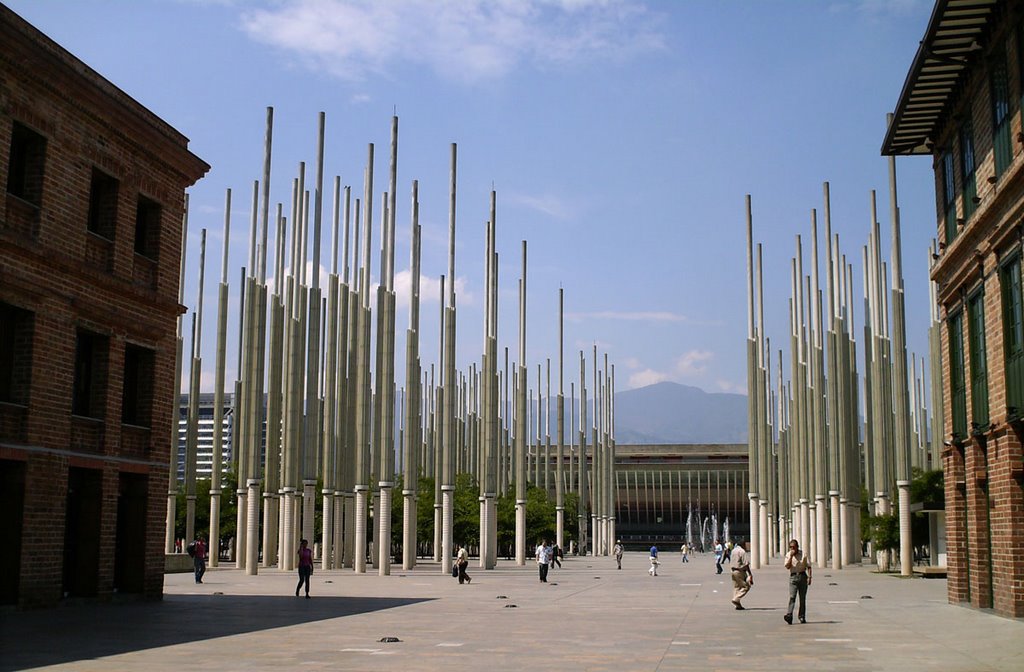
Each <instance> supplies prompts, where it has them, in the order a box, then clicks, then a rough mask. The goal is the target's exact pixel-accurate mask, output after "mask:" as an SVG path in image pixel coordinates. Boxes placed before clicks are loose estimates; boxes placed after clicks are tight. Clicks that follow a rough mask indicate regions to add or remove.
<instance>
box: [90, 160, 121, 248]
mask: <svg viewBox="0 0 1024 672" xmlns="http://www.w3.org/2000/svg"><path fill="white" fill-rule="evenodd" d="M117 188H118V181H117V180H116V179H115V178H113V177H111V176H109V175H107V174H106V173H103V172H101V171H99V170H97V169H96V168H93V169H92V183H91V184H90V186H89V220H88V228H89V231H90V232H91V233H95V234H96V235H97V236H101V237H103V238H106V239H107V240H113V239H114V235H115V233H116V228H117Z"/></svg>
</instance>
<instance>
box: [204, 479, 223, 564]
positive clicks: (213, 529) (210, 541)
mask: <svg viewBox="0 0 1024 672" xmlns="http://www.w3.org/2000/svg"><path fill="white" fill-rule="evenodd" d="M206 546H207V549H208V554H207V558H208V560H207V562H208V563H209V565H210V567H217V566H218V565H220V490H210V536H209V537H208V538H207V544H206Z"/></svg>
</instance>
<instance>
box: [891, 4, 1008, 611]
mask: <svg viewBox="0 0 1024 672" xmlns="http://www.w3.org/2000/svg"><path fill="white" fill-rule="evenodd" d="M1022 96H1024V2H1022V1H1021V0H939V2H937V3H936V5H935V9H934V11H933V13H932V17H931V20H930V21H929V24H928V28H927V31H926V33H925V36H924V39H923V41H922V42H921V46H920V48H919V49H918V52H917V55H916V56H915V58H914V62H913V65H912V66H911V69H910V73H909V75H908V77H907V81H906V84H905V85H904V88H903V92H902V93H901V94H900V98H899V103H898V105H897V107H896V111H895V115H894V120H893V123H892V124H891V125H890V127H889V129H888V133H887V135H886V137H885V140H884V144H883V147H882V153H883V154H895V155H904V154H906V155H925V156H931V157H932V161H933V166H934V169H935V194H936V211H937V213H938V217H937V228H938V236H937V238H938V241H939V243H938V249H937V250H936V254H935V255H934V256H935V261H934V264H933V266H932V272H931V278H932V280H933V281H934V282H935V283H936V287H937V296H938V302H939V311H940V317H941V319H942V321H943V324H942V325H941V326H942V328H941V344H942V345H941V359H942V387H943V398H944V401H945V408H946V409H947V413H946V417H945V419H944V424H943V427H944V430H943V437H942V439H943V443H944V446H945V447H944V449H943V451H942V464H943V470H944V472H945V491H946V539H947V544H948V560H947V565H948V572H949V574H948V577H949V601H950V602H952V603H967V604H970V605H972V606H975V607H980V608H991V609H993V610H994V611H995V612H997V613H999V614H1003V615H1006V616H1024V582H1022V581H1021V577H1022V576H1024V491H1022V479H1024V462H1022V454H1021V443H1022V437H1024V317H1022V313H1024V310H1022V299H1021V296H1022V293H1021V286H1022V277H1021V257H1022V254H1024V251H1022V242H1024V133H1022V126H1021V121H1022V120H1021V108H1022V105H1021V101H1022Z"/></svg>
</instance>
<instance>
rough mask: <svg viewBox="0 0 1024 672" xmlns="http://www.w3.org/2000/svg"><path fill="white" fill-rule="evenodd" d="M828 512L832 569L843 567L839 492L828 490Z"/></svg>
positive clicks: (841, 514)
mask: <svg viewBox="0 0 1024 672" xmlns="http://www.w3.org/2000/svg"><path fill="white" fill-rule="evenodd" d="M828 497H829V513H830V514H831V532H832V537H831V544H832V569H842V568H843V548H844V547H843V541H842V522H841V521H842V516H843V512H842V509H841V508H840V505H839V492H838V491H836V490H830V491H829V493H828Z"/></svg>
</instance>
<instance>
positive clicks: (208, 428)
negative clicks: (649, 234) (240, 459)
mask: <svg viewBox="0 0 1024 672" xmlns="http://www.w3.org/2000/svg"><path fill="white" fill-rule="evenodd" d="M213 396H214V395H213V393H212V392H203V393H201V394H200V395H199V433H198V441H197V444H196V445H197V450H196V477H197V478H199V479H204V478H206V479H208V478H210V477H211V474H212V472H213V421H214V406H213ZM234 418H235V413H234V395H233V394H225V395H224V419H223V421H222V424H223V428H224V429H223V433H222V436H223V445H222V447H221V473H227V472H229V471H230V470H231V459H232V456H233V454H234V451H233V445H234V442H233V440H232V439H233V436H234V432H233V430H234ZM187 434H188V395H187V394H183V395H181V403H180V405H179V407H178V481H180V482H184V481H185V438H186V436H187Z"/></svg>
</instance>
